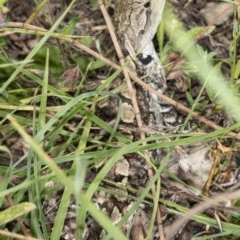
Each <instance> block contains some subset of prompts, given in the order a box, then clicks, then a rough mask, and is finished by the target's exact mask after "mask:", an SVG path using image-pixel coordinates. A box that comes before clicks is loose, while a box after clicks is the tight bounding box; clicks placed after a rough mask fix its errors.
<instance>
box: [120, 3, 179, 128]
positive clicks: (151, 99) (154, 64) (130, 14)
mask: <svg viewBox="0 0 240 240" xmlns="http://www.w3.org/2000/svg"><path fill="white" fill-rule="evenodd" d="M164 2H165V0H157V1H150V0H144V1H137V0H135V1H134V0H123V1H122V0H117V1H116V6H115V22H116V32H117V34H118V36H119V38H120V43H121V45H122V48H123V49H124V50H126V51H127V54H128V55H129V56H130V57H131V58H132V59H133V62H134V64H135V67H136V71H137V72H138V73H139V74H140V75H142V76H143V78H144V81H145V82H146V83H148V84H149V85H150V86H151V87H153V88H154V89H156V90H157V91H159V92H161V93H166V90H167V85H166V78H165V72H164V69H163V66H162V64H161V62H160V60H159V57H158V54H157V53H156V50H155V48H154V45H153V42H152V40H153V37H154V35H155V34H156V31H157V27H158V24H159V22H160V20H161V15H162V9H163V6H164ZM137 95H138V100H139V106H140V108H141V114H142V116H143V120H144V122H145V124H146V125H148V126H154V127H155V128H156V129H159V130H161V129H162V127H163V125H172V124H176V121H177V113H176V111H175V110H174V109H173V107H172V106H171V105H169V104H167V103H165V102H163V101H161V100H160V99H159V98H158V97H157V96H156V95H155V94H153V93H149V92H148V91H146V90H144V89H142V90H141V91H137Z"/></svg>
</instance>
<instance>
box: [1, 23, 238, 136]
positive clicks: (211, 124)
mask: <svg viewBox="0 0 240 240" xmlns="http://www.w3.org/2000/svg"><path fill="white" fill-rule="evenodd" d="M7 26H8V27H16V28H21V29H28V30H33V31H37V32H39V33H45V32H47V30H46V29H44V28H40V27H36V26H34V25H30V24H24V23H20V22H8V23H7ZM37 32H36V33H37ZM10 34H14V33H13V32H11V31H5V32H2V33H1V34H0V36H6V35H10ZM53 37H56V38H59V39H61V40H63V41H66V42H68V43H70V44H72V45H73V46H75V47H77V48H79V49H81V50H83V51H84V52H86V53H88V54H90V55H92V56H93V57H95V58H97V59H99V60H101V61H102V62H104V63H106V64H107V65H109V66H110V67H112V68H114V69H117V70H118V69H121V67H120V66H119V65H117V64H116V63H114V62H112V61H110V60H109V59H107V58H105V57H103V56H102V55H100V54H99V53H97V52H95V51H93V50H92V49H91V48H88V47H86V46H85V45H83V44H81V43H79V42H78V41H76V40H75V39H72V38H71V37H67V36H63V35H61V34H57V33H55V34H54V35H53ZM128 72H129V76H130V78H131V79H132V80H134V81H135V82H136V83H138V84H139V85H141V86H142V87H143V88H145V89H147V90H148V91H150V92H152V93H155V94H156V95H157V96H158V97H159V98H160V99H162V100H164V101H166V102H168V103H169V104H171V105H173V106H174V107H175V108H176V109H178V110H179V111H181V112H183V113H186V114H188V113H189V112H190V109H189V108H187V107H185V106H184V105H182V104H181V103H178V102H176V101H174V100H173V99H171V98H169V97H167V96H165V95H163V94H161V93H160V92H158V91H156V90H155V89H154V88H152V87H150V86H149V85H148V84H146V83H145V82H143V81H142V80H141V79H140V78H139V77H137V76H136V74H135V73H133V72H131V71H129V70H128ZM191 115H192V117H193V118H194V119H196V120H198V121H200V122H203V123H205V124H206V125H208V126H209V127H211V128H213V129H215V130H221V129H223V127H221V126H219V125H217V124H215V123H214V122H212V121H210V120H208V119H207V118H205V117H203V116H200V115H199V114H197V113H196V112H192V113H191ZM227 135H229V136H231V137H234V138H236V139H239V140H240V135H239V134H237V133H235V132H232V131H230V132H228V133H227Z"/></svg>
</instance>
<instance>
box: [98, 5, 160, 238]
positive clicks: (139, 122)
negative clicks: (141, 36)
mask: <svg viewBox="0 0 240 240" xmlns="http://www.w3.org/2000/svg"><path fill="white" fill-rule="evenodd" d="M98 4H99V7H100V9H101V11H102V14H103V17H104V19H105V22H106V24H107V27H108V30H109V33H110V36H111V38H112V41H113V44H114V47H115V49H116V52H117V55H118V58H119V60H120V64H121V66H124V64H125V58H124V56H123V53H122V50H121V48H120V45H119V43H118V41H117V37H116V34H115V32H114V30H113V29H114V27H113V24H112V21H111V18H110V17H109V15H108V13H107V11H106V8H105V6H104V4H103V1H102V0H98ZM123 74H124V77H125V79H126V82H127V86H128V90H129V93H130V95H131V100H132V104H133V108H134V112H135V116H136V120H137V125H138V127H139V129H142V128H143V123H142V118H141V114H140V110H139V106H138V103H137V99H136V94H135V91H134V89H133V86H132V83H131V79H130V77H129V72H128V71H127V68H123ZM140 138H141V139H142V140H144V139H145V138H146V135H145V133H144V132H143V131H140ZM143 144H146V143H143ZM144 156H145V158H146V162H147V166H148V177H149V179H151V178H152V177H153V169H152V167H151V165H150V164H149V163H150V157H149V153H148V151H145V152H144ZM151 191H152V195H153V199H155V197H156V188H155V186H153V187H152V188H151ZM157 221H158V230H159V234H160V238H161V239H162V240H164V233H163V226H162V218H161V212H160V208H159V207H158V209H157Z"/></svg>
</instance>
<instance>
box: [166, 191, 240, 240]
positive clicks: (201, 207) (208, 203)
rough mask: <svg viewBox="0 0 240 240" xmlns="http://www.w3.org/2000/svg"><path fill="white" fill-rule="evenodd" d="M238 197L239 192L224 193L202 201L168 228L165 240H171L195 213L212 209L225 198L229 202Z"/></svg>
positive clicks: (239, 195)
mask: <svg viewBox="0 0 240 240" xmlns="http://www.w3.org/2000/svg"><path fill="white" fill-rule="evenodd" d="M239 197H240V190H237V191H234V192H230V193H228V192H225V193H223V194H219V195H218V196H216V197H212V198H208V199H207V200H205V201H203V202H202V203H199V204H197V205H196V207H193V208H192V209H191V210H190V211H188V212H186V213H185V214H184V216H183V217H181V218H179V219H177V220H176V221H175V222H174V223H173V224H172V225H171V226H170V227H169V229H171V231H169V232H168V233H167V234H166V240H172V239H173V238H174V237H175V236H176V235H177V234H178V232H179V230H180V229H181V227H182V226H184V225H185V224H186V222H187V221H188V220H189V219H191V218H192V217H193V216H194V215H196V214H197V213H201V212H203V211H205V210H206V209H208V208H211V207H214V206H216V205H218V204H219V203H221V202H222V201H224V200H225V199H226V198H227V199H229V200H231V199H234V198H239Z"/></svg>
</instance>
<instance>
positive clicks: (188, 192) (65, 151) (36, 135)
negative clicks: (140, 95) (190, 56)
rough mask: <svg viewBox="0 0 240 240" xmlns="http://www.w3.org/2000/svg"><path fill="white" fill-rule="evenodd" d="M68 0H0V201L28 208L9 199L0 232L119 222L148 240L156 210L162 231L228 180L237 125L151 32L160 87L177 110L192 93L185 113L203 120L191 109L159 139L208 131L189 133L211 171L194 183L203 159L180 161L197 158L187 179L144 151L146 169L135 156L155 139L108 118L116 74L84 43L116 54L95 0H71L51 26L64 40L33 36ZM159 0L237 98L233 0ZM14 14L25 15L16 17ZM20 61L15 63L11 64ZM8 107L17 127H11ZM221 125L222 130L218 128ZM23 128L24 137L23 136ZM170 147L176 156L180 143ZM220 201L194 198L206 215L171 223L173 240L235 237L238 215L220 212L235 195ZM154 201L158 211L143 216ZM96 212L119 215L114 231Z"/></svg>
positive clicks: (53, 235)
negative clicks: (183, 123) (14, 209)
mask: <svg viewBox="0 0 240 240" xmlns="http://www.w3.org/2000/svg"><path fill="white" fill-rule="evenodd" d="M43 2H44V1H43ZM70 2H71V1H69V0H51V1H50V0H49V1H46V3H45V4H43V6H42V5H41V4H40V2H37V1H32V0H25V1H20V2H19V3H17V2H16V1H13V0H9V1H7V3H6V7H7V8H8V12H7V13H6V24H7V23H8V25H6V26H4V27H3V28H2V31H1V34H2V36H1V55H0V56H1V64H2V68H1V69H2V72H1V73H0V76H1V78H0V86H1V89H0V92H1V99H0V114H1V123H2V125H1V130H0V134H1V151H0V166H1V168H0V182H1V185H2V187H1V190H2V194H1V197H2V198H1V209H2V210H6V209H9V208H10V207H11V206H14V205H16V206H18V204H19V203H22V202H30V203H34V204H35V206H36V210H34V211H32V209H31V210H30V209H29V212H30V211H31V213H28V214H27V215H23V214H25V213H27V212H28V210H23V209H22V208H20V212H21V214H19V215H14V214H13V217H12V219H16V217H19V216H21V219H17V220H14V221H12V219H11V221H10V220H9V221H7V222H8V223H7V224H6V223H5V222H4V224H3V221H1V220H0V223H1V225H2V226H3V227H1V229H2V230H5V231H2V232H0V234H1V235H6V232H7V233H9V232H10V236H11V234H13V233H17V234H19V235H20V234H21V235H25V237H26V239H27V236H32V237H33V238H34V239H35V238H37V239H54V240H55V239H82V238H81V237H79V236H80V235H81V236H83V238H84V239H89V240H92V239H107V238H108V239H110V237H109V236H107V232H110V233H111V234H112V236H111V237H112V238H113V237H115V239H123V238H121V236H122V235H121V231H122V232H123V233H124V234H125V235H126V236H127V237H126V238H124V239H134V240H140V239H143V238H144V237H148V239H159V237H160V236H161V231H162V230H161V227H160V228H159V225H160V224H159V219H162V229H163V230H164V234H166V235H168V234H169V233H171V232H174V230H173V229H174V228H172V227H173V225H172V224H173V223H174V222H175V220H176V219H178V218H177V216H178V215H179V212H185V211H187V210H188V209H190V208H192V207H193V206H195V205H196V204H198V203H200V202H202V201H203V198H204V197H210V196H212V194H216V193H221V192H225V191H226V190H234V189H237V188H238V185H239V174H238V173H239V158H238V145H239V144H238V139H237V138H238V137H239V136H238V135H234V134H235V132H238V131H237V127H238V125H234V124H235V119H234V118H233V117H232V116H231V115H230V114H228V111H225V110H224V108H223V106H222V104H221V103H219V102H218V101H216V98H215V97H214V96H213V95H212V92H211V89H208V88H207V89H204V90H203V91H202V85H201V81H200V79H199V78H198V77H196V75H195V72H194V71H195V69H194V68H192V66H193V65H191V64H189V62H188V61H187V59H186V58H185V57H184V53H183V52H181V51H179V50H178V49H176V47H175V46H174V43H172V42H171V39H170V36H169V35H168V34H167V30H166V31H165V32H164V37H163V38H161V41H160V40H159V38H158V37H157V36H156V37H155V39H154V43H155V44H156V49H157V50H159V52H160V56H161V59H162V60H163V64H164V68H165V71H166V76H167V79H168V85H169V86H168V87H169V95H170V97H171V98H173V99H174V100H175V101H176V102H177V103H181V104H184V105H185V106H186V107H187V108H188V110H189V109H190V108H191V107H192V105H194V102H195V101H196V99H197V101H198V105H197V106H196V107H195V111H196V112H197V113H198V114H199V115H201V116H203V117H205V118H206V119H208V120H209V121H211V122H210V123H207V124H206V122H202V120H201V118H198V117H197V118H195V119H194V120H192V121H190V122H189V123H188V127H189V129H191V130H190V133H189V131H187V132H185V134H186V135H184V136H180V135H179V136H178V137H179V138H180V141H178V139H176V138H175V137H176V136H174V137H172V138H169V139H171V140H172V141H168V142H170V145H169V144H168V145H167V147H168V148H167V150H169V149H170V148H171V147H172V146H174V147H175V148H176V147H177V148H178V147H179V145H180V146H183V148H184V146H185V145H186V144H188V143H191V144H192V143H197V142H199V140H198V139H197V137H198V136H195V135H191V132H195V133H196V132H198V133H201V134H202V133H203V132H205V133H209V135H204V136H203V137H202V139H200V143H201V144H202V143H203V142H204V143H205V145H207V146H208V147H209V149H210V150H209V152H207V153H206V152H205V150H206V148H203V150H201V148H199V149H200V150H199V151H198V152H197V154H196V159H197V157H198V156H199V155H201V154H204V155H208V158H207V159H208V160H209V161H211V165H210V166H212V170H211V171H210V173H209V171H207V176H208V181H207V183H206V184H205V182H206V180H204V182H202V181H201V179H199V178H201V177H202V176H203V175H204V171H205V170H204V168H202V166H203V165H204V166H206V165H207V162H204V163H202V162H201V164H199V165H197V164H195V165H194V163H191V164H192V169H196V168H197V170H194V174H196V172H197V173H198V175H197V177H196V176H195V178H198V180H199V181H198V182H197V183H196V181H195V180H193V179H192V178H189V172H188V174H187V175H186V176H183V175H184V174H183V173H182V174H181V178H182V180H184V181H185V182H181V181H180V182H179V180H176V177H173V176H171V174H170V175H169V173H168V172H166V171H165V170H163V169H161V168H162V167H161V166H162V165H161V164H160V163H159V162H157V161H155V162H154V161H152V162H151V167H152V168H153V169H154V172H153V176H152V178H151V177H150V175H149V165H148V164H147V163H146V161H145V159H144V158H143V157H142V155H143V152H144V150H145V149H150V148H151V146H150V145H151V144H152V147H153V148H154V143H155V141H153V140H154V139H151V141H149V142H148V144H150V145H147V147H146V148H144V146H143V145H141V144H140V143H139V142H136V141H137V140H139V139H138V137H139V130H138V129H137V126H133V125H131V124H129V125H126V124H125V125H124V124H122V125H121V124H120V125H119V126H117V125H115V122H114V119H116V117H117V116H116V115H117V113H118V109H116V105H117V104H118V103H119V102H118V99H117V98H116V94H118V93H119V92H120V91H121V87H122V85H123V84H122V79H123V76H122V75H121V74H119V73H117V72H116V69H114V66H113V64H112V65H111V63H109V64H108V63H106V62H104V60H102V59H100V58H99V57H98V55H97V56H94V55H93V54H94V52H95V53H97V54H99V55H101V56H103V57H105V58H106V59H108V60H111V61H114V62H115V63H117V64H118V60H117V57H116V53H115V50H114V47H113V44H112V41H111V38H110V36H109V30H108V29H107V27H106V23H105V21H104V19H103V16H102V13H101V11H100V9H99V6H98V4H97V2H96V1H87V0H80V1H76V3H74V6H73V7H72V8H71V9H70V11H69V12H68V13H67V15H66V17H65V18H64V19H63V20H61V22H60V24H59V26H58V27H57V30H56V32H58V33H60V34H65V35H68V36H65V39H64V38H62V39H61V37H56V36H54V37H50V38H49V39H47V41H45V42H44V43H43V44H41V39H42V38H43V37H42V33H44V30H43V29H50V28H51V27H52V26H53V25H54V23H56V22H57V20H58V19H59V17H60V16H61V14H62V13H63V12H64V10H65V9H66V8H67V6H69V4H70ZM106 2H107V3H106V6H107V10H108V14H109V15H110V17H113V14H114V1H112V2H109V1H106ZM169 2H170V3H171V8H172V10H173V11H174V12H175V13H176V15H177V16H178V17H179V19H180V21H182V22H183V24H184V26H185V28H186V29H188V30H189V33H188V34H191V37H192V38H193V40H194V41H195V43H196V44H199V45H200V46H201V47H202V49H203V50H204V51H206V52H205V54H206V58H208V59H209V60H210V62H211V63H212V64H213V65H216V66H217V65H218V64H219V65H218V70H219V71H220V72H221V73H222V74H223V76H224V78H225V80H226V81H228V83H229V85H231V88H232V89H233V90H234V92H235V94H236V96H238V95H237V94H238V88H239V86H238V85H239V83H238V80H239V75H240V74H239V72H240V71H239V60H238V59H239V54H240V53H239V47H238V46H239V32H238V31H239V30H237V29H238V28H239V18H238V17H239V16H237V7H236V6H237V5H234V4H232V3H227V2H219V1H203V0H202V1H198V0H195V1H194V0H191V1H190V0H180V1H175V0H171V1H169ZM236 2H237V1H236ZM233 6H235V8H233ZM37 9H38V10H39V11H38V10H37ZM238 10H239V9H238ZM3 22H5V20H4V19H3ZM17 22H20V23H24V22H25V23H28V24H30V25H25V26H24V25H20V27H19V26H17V24H16V23H17ZM10 23H12V25H11V24H10ZM3 25H4V24H3ZM36 27H40V28H41V29H40V28H36ZM200 27H201V28H200ZM166 28H167V25H166V24H165V29H166ZM190 30H191V31H190ZM193 30H194V31H193ZM10 33H11V34H10ZM70 35H71V36H70ZM45 36H46V35H45ZM69 36H70V37H69ZM74 36H75V37H76V36H77V37H76V39H77V40H76V42H80V44H82V45H80V44H77V43H76V42H74V40H73V39H74ZM160 45H161V46H160ZM82 46H83V47H82ZM84 46H86V47H88V49H85V48H84ZM89 49H90V50H89ZM91 50H92V51H94V52H93V53H92V52H91ZM199 51H200V50H199ZM48 53H49V55H48ZM23 60H26V62H25V63H24V62H20V61H23ZM237 62H238V63H237ZM114 74H115V75H116V76H117V77H116V76H114ZM112 79H115V80H114V81H112ZM105 80H106V81H105ZM96 89H97V90H98V92H96ZM201 91H202V93H201V95H200V96H199V92H201ZM106 96H108V97H109V98H110V99H111V101H110V103H111V104H112V105H110V106H109V98H107V99H106ZM104 97H105V98H104ZM176 107H178V106H176ZM189 111H190V110H189ZM178 113H179V116H181V118H183V119H185V118H186V115H187V113H186V112H183V111H181V110H179V109H178ZM8 114H10V115H11V116H12V117H13V118H14V119H15V120H16V121H17V122H18V123H19V124H20V126H17V125H14V124H13V123H14V120H12V119H11V117H9V115H8ZM128 117H129V116H128ZM211 123H214V124H216V125H217V126H220V127H223V130H222V132H219V133H218V134H217V133H216V134H215V135H214V134H213V133H214V130H216V129H214V128H213V127H212V126H213V124H211ZM229 126H233V127H232V129H229V130H228V129H227V128H228V127H229ZM234 126H235V127H234ZM115 127H117V131H116V128H115ZM21 129H22V130H23V132H21ZM224 129H226V131H224ZM24 130H25V132H24ZM148 130H149V129H148ZM151 130H152V131H154V129H151ZM230 130H231V131H233V132H232V134H230V135H227V133H228V132H229V131H230ZM219 131H221V130H219ZM24 134H25V135H24ZM26 134H29V135H30V136H32V137H33V139H34V140H33V139H30V140H29V139H28V138H27V137H26ZM166 134H168V132H167V130H166ZM211 134H212V135H211ZM181 139H183V140H181ZM155 140H156V139H155ZM157 140H159V138H157ZM165 142H166V141H163V142H162V140H161V137H160V140H159V142H158V146H160V148H161V146H162V145H164V144H165ZM33 143H36V144H35V145H34V144H33ZM161 144H162V145H161ZM171 144H172V145H171ZM176 145H177V146H176ZM155 148H156V146H155ZM42 150H44V151H42ZM167 150H165V151H166V152H167ZM188 151H189V152H190V154H192V155H194V154H195V152H194V151H193V152H191V151H190V150H188ZM202 152H203V153H202ZM139 153H141V154H139ZM178 154H182V152H181V150H179V151H178ZM197 155H198V156H197ZM194 156H195V155H194ZM183 164H184V163H183ZM200 167H201V169H200ZM209 169H210V168H208V170H209ZM160 175H161V177H160ZM169 176H170V177H169ZM155 178H156V179H155ZM154 179H155V180H154ZM160 179H161V183H160V182H159V181H160ZM151 180H152V181H151ZM173 180H176V181H173ZM193 182H194V183H193ZM199 182H200V183H199ZM187 184H189V185H190V187H193V186H194V187H196V184H197V186H198V193H197V194H196V193H195V192H194V191H192V188H190V189H189V185H187ZM155 185H156V186H155ZM72 186H74V189H73V187H72ZM153 186H155V187H156V191H158V190H159V191H160V193H159V194H158V195H155V196H157V197H158V199H157V200H156V198H154V196H152V195H151V194H150V189H151V188H152V187H153ZM160 186H161V188H160ZM199 186H200V187H199ZM199 191H200V192H202V193H200V192H199ZM73 193H74V194H73ZM83 193H84V194H83ZM229 196H230V195H229ZM90 199H91V200H92V202H93V203H94V204H92V202H90V201H89V200H90ZM220 200H224V201H225V202H226V204H227V206H223V207H222V210H224V211H219V206H218V209H216V208H209V209H207V210H206V208H204V207H203V209H202V210H201V211H200V210H199V211H198V213H200V212H204V214H205V215H204V216H201V217H200V215H199V214H198V215H195V220H196V221H188V224H187V225H184V224H182V225H181V227H180V231H178V230H177V231H176V233H175V236H174V239H183V240H185V239H191V238H194V237H197V236H200V237H205V238H204V239H210V238H212V239H238V238H239V235H240V232H239V231H238V230H236V229H237V224H239V214H238V213H232V212H231V210H233V209H234V210H235V211H238V208H237V206H238V202H237V200H236V199H235V201H232V202H231V201H230V200H229V199H228V197H227V196H223V198H222V199H220ZM220 200H219V201H220ZM156 203H158V204H156ZM91 204H92V205H91ZM209 204H210V202H209ZM229 204H230V205H229ZM156 206H158V207H159V212H158V213H160V214H161V217H160V218H157V219H158V221H157V220H155V222H154V218H155V215H156V212H157V210H156ZM209 206H210V205H209ZM211 206H212V205H211ZM228 207H229V208H228ZM230 207H232V209H231V208H230ZM95 208H96V209H95ZM97 208H98V209H100V210H101V213H99V212H98V211H97ZM86 209H87V211H88V213H86V212H85V211H86ZM3 213H4V212H3ZM102 213H104V214H105V215H107V216H108V217H109V219H110V220H111V222H112V223H114V224H116V223H118V224H119V225H120V226H121V231H119V229H117V230H116V229H115V228H114V226H113V225H110V223H109V222H108V220H107V219H105V218H104V217H103V216H102V215H101V214H102ZM4 214H5V213H4ZM98 214H100V215H98ZM128 215H129V216H128ZM216 215H217V216H216ZM0 216H1V215H0ZM0 218H1V217H0ZM121 218H122V220H121V221H122V222H121V221H120V219H121ZM16 223H17V224H16ZM234 224H236V225H234ZM221 227H223V230H221ZM103 228H104V229H105V230H103ZM149 229H151V231H149ZM169 229H170V230H169ZM6 230H8V231H9V232H8V231H6ZM149 232H150V235H148V234H149ZM151 234H152V235H151ZM12 237H14V236H13V235H12ZM15 237H16V238H17V236H15ZM3 239H10V238H7V237H6V238H3ZM23 239H24V238H23ZM29 239H30V238H29ZM166 239H168V238H166ZM171 239H172V238H171ZM198 239H200V238H198Z"/></svg>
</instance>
